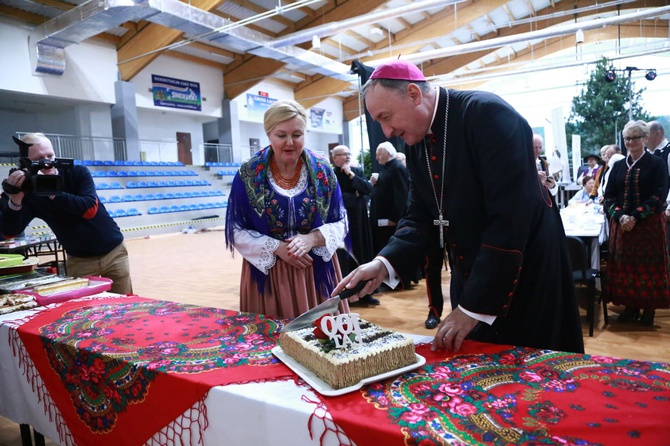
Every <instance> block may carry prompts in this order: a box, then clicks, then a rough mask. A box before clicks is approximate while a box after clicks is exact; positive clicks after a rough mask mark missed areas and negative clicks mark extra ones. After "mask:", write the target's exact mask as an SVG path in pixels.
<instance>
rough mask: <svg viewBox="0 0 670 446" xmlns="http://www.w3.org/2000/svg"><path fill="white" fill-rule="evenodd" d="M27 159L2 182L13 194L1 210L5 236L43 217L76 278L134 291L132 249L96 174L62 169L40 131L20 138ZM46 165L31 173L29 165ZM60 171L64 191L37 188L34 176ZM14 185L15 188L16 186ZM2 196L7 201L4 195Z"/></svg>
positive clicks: (82, 169) (115, 289)
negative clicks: (90, 278)
mask: <svg viewBox="0 0 670 446" xmlns="http://www.w3.org/2000/svg"><path fill="white" fill-rule="evenodd" d="M16 142H17V144H19V147H21V149H22V150H26V148H27V154H23V153H22V154H21V156H22V157H23V156H26V158H27V159H25V158H22V162H21V167H22V168H20V169H12V171H10V172H11V173H10V175H9V177H8V178H7V179H6V180H5V181H4V182H3V189H4V191H5V192H4V193H3V195H6V196H7V198H9V201H8V203H7V206H6V207H4V208H3V210H2V225H1V227H2V232H3V235H4V236H5V237H6V238H12V237H15V236H17V234H20V233H21V232H22V231H23V230H24V229H25V228H26V226H28V224H30V222H31V221H32V220H33V218H41V219H42V220H44V221H45V222H46V223H47V224H48V225H49V227H50V228H51V230H52V231H53V232H54V234H55V235H56V237H57V238H58V241H59V242H60V243H61V245H63V248H64V249H65V252H66V253H67V264H66V265H67V272H68V275H70V276H73V277H83V276H103V277H107V278H109V279H112V280H113V281H114V283H113V285H112V289H111V291H112V292H114V293H120V294H128V293H132V284H131V280H130V268H129V262H128V252H127V251H126V247H125V245H124V243H123V234H122V233H121V230H120V229H119V227H118V226H117V224H116V222H115V221H114V220H113V219H112V217H110V216H109V214H108V213H107V210H106V209H105V207H104V205H103V204H102V203H100V201H99V199H98V195H97V193H96V191H95V184H94V183H93V178H92V177H91V174H90V172H89V171H88V169H87V168H86V167H83V166H73V167H72V168H61V169H58V168H57V167H55V166H54V165H53V164H55V165H56V166H57V165H58V164H59V163H58V160H56V158H55V153H54V150H53V147H52V145H51V141H49V139H48V138H47V137H46V136H44V135H43V134H41V133H28V134H26V135H24V136H23V137H22V138H21V140H16ZM43 160H49V161H54V160H55V161H54V162H53V163H48V162H47V167H46V168H42V169H41V170H39V171H38V172H35V173H31V172H30V169H27V168H25V167H23V166H24V165H25V164H29V165H30V164H31V163H32V165H35V163H41V164H39V165H38V167H43V166H44V163H45V162H46V161H43ZM39 175H52V176H54V175H60V176H61V177H62V179H63V181H62V192H61V193H56V194H54V195H44V194H41V193H38V192H39V190H37V191H36V190H33V188H34V186H28V185H30V184H31V183H32V184H39V182H36V181H35V180H36V178H33V177H35V176H39ZM12 186H14V187H12ZM3 201H4V200H3Z"/></svg>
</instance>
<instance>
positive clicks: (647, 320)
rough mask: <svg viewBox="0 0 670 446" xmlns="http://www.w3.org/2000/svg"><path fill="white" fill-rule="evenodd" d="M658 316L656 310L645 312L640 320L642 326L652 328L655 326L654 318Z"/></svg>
mask: <svg viewBox="0 0 670 446" xmlns="http://www.w3.org/2000/svg"><path fill="white" fill-rule="evenodd" d="M655 315H656V310H644V312H643V313H642V317H641V318H640V325H644V326H645V327H652V326H653V325H654V316H655Z"/></svg>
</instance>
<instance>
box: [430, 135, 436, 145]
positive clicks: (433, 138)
mask: <svg viewBox="0 0 670 446" xmlns="http://www.w3.org/2000/svg"><path fill="white" fill-rule="evenodd" d="M430 142H431V143H432V144H435V143H436V142H437V139H436V138H435V137H434V136H433V137H432V138H430Z"/></svg>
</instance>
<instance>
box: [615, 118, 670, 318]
mask: <svg viewBox="0 0 670 446" xmlns="http://www.w3.org/2000/svg"><path fill="white" fill-rule="evenodd" d="M623 136H624V143H625V144H626V149H628V155H627V156H626V159H625V160H622V161H619V162H618V163H616V164H614V166H613V167H612V173H611V174H610V177H609V181H608V182H607V188H606V190H605V202H604V203H605V210H606V212H607V215H608V216H609V217H610V242H609V243H610V247H609V252H610V254H609V258H608V261H607V279H606V280H605V281H604V284H603V296H604V298H605V299H607V300H608V301H610V302H612V303H614V304H616V305H624V306H625V310H624V311H623V312H622V313H621V315H620V316H619V318H618V321H619V322H634V321H637V320H638V319H639V322H640V324H642V325H645V326H652V325H653V324H654V314H655V309H656V308H668V306H670V289H669V288H668V251H667V249H666V246H667V240H666V237H667V235H666V230H665V229H666V228H665V215H664V213H663V212H664V210H665V198H666V197H667V195H668V168H667V166H666V165H665V164H664V163H663V160H662V159H661V158H659V157H655V156H653V155H651V154H649V153H647V152H646V151H645V149H644V146H645V143H646V141H647V137H648V136H649V128H648V127H647V124H646V123H645V122H644V121H629V122H628V123H627V124H626V126H625V127H624V129H623ZM640 310H642V311H643V313H642V316H640Z"/></svg>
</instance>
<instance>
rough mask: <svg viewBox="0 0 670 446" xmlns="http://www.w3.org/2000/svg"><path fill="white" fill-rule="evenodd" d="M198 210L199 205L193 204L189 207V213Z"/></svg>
mask: <svg viewBox="0 0 670 446" xmlns="http://www.w3.org/2000/svg"><path fill="white" fill-rule="evenodd" d="M196 209H198V205H196V204H193V203H191V204H189V205H188V210H189V211H195V210H196Z"/></svg>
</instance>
